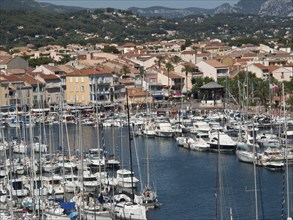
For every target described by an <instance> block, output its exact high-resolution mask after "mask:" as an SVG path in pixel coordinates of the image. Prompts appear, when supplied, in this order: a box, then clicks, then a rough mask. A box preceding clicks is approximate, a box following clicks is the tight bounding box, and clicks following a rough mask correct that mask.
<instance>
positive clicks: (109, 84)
mask: <svg viewBox="0 0 293 220" xmlns="http://www.w3.org/2000/svg"><path fill="white" fill-rule="evenodd" d="M117 84H119V81H118V77H117V76H115V75H113V70H112V69H111V68H109V67H105V66H96V67H95V68H85V69H81V70H76V71H74V72H72V73H69V74H67V75H66V102H67V103H68V104H80V105H88V104H91V103H98V104H109V103H111V102H113V101H115V99H117V98H118V97H119V95H121V94H120V90H119V89H117V88H116V87H115V85H117ZM117 91H118V92H117ZM124 95H125V91H124Z"/></svg>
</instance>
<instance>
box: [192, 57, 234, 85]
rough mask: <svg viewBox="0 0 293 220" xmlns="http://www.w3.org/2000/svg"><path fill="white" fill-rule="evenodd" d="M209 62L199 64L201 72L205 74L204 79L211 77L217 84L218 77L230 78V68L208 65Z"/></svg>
mask: <svg viewBox="0 0 293 220" xmlns="http://www.w3.org/2000/svg"><path fill="white" fill-rule="evenodd" d="M207 62H208V61H201V62H199V63H198V64H197V66H198V67H199V70H200V71H201V72H202V73H203V77H210V78H212V79H214V81H215V82H217V79H218V77H226V76H229V68H228V67H224V65H223V66H222V67H215V66H213V65H210V64H209V63H207Z"/></svg>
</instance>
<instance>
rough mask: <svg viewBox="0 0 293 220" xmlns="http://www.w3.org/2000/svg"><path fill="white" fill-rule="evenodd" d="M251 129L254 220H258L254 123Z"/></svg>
mask: <svg viewBox="0 0 293 220" xmlns="http://www.w3.org/2000/svg"><path fill="white" fill-rule="evenodd" d="M252 125H253V126H252V129H253V141H252V144H253V156H254V160H253V180H254V202H255V220H258V202H257V201H258V198H257V183H256V163H257V152H256V149H255V132H254V123H252Z"/></svg>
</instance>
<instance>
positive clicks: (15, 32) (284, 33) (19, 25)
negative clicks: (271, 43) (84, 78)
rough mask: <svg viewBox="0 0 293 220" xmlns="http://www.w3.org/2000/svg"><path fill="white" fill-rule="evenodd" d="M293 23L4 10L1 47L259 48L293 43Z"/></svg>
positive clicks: (277, 19) (106, 12)
mask: <svg viewBox="0 0 293 220" xmlns="http://www.w3.org/2000/svg"><path fill="white" fill-rule="evenodd" d="M292 23H293V17H291V18H281V17H266V16H258V15H244V14H243V15H241V14H216V15H214V16H209V15H190V16H187V17H184V18H181V19H175V20H172V19H163V18H153V17H140V16H136V15H133V14H132V13H131V12H129V11H122V10H118V11H117V10H114V9H103V10H102V9H97V10H94V11H78V12H71V13H66V14H63V13H59V14H52V13H43V12H34V11H16V10H0V26H1V29H0V45H2V47H4V48H6V49H9V48H12V47H15V46H25V45H28V44H30V45H33V46H34V47H41V46H44V45H48V44H59V45H67V44H70V43H79V44H82V45H86V44H88V43H90V44H96V43H118V44H120V43H121V44H122V43H124V42H134V43H144V42H149V41H157V40H169V39H176V38H179V39H181V38H183V39H195V40H206V39H207V38H218V39H222V40H223V41H226V42H230V41H233V42H239V43H240V42H242V43H245V42H250V43H253V42H255V43H260V42H264V41H265V40H270V39H273V40H278V41H280V42H285V43H286V44H292V42H291V41H292V39H293V38H292V32H290V31H288V30H290V28H292ZM290 33H291V35H290ZM288 39H289V40H288ZM290 39H291V40H290ZM0 47H1V46H0Z"/></svg>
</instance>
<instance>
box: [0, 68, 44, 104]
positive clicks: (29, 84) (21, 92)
mask: <svg viewBox="0 0 293 220" xmlns="http://www.w3.org/2000/svg"><path fill="white" fill-rule="evenodd" d="M0 81H1V82H2V83H1V85H4V88H2V89H1V90H2V91H4V94H5V95H4V100H1V101H2V102H3V103H5V104H6V105H25V104H26V105H28V106H31V107H35V106H38V105H39V104H40V103H42V104H44V93H43V92H44V84H43V83H42V82H40V81H38V80H36V79H34V77H32V76H30V75H27V74H26V75H5V74H0ZM3 82H4V84H3ZM2 98H3V97H2Z"/></svg>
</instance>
